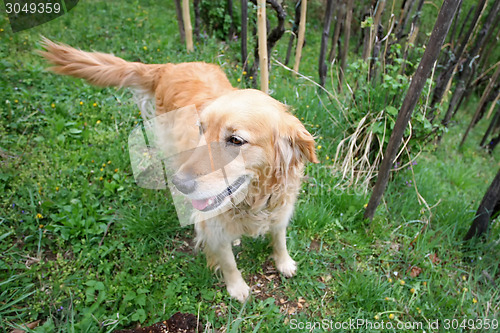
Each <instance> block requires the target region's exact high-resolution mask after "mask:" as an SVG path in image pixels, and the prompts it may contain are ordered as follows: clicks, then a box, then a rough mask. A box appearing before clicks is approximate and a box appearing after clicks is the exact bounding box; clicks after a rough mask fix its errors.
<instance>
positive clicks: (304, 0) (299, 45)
mask: <svg viewBox="0 0 500 333" xmlns="http://www.w3.org/2000/svg"><path fill="white" fill-rule="evenodd" d="M306 13H307V0H302V5H301V6H300V25H299V38H298V40H297V49H296V51H295V65H293V70H294V71H295V72H298V71H299V65H300V57H301V56H302V46H303V45H304V35H305V34H306Z"/></svg>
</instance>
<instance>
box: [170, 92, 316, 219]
mask: <svg viewBox="0 0 500 333" xmlns="http://www.w3.org/2000/svg"><path fill="white" fill-rule="evenodd" d="M199 133H200V134H199V135H200V144H199V145H198V147H197V148H195V149H193V150H191V151H190V153H189V156H188V157H183V162H182V164H181V165H180V166H179V167H178V169H177V171H176V173H175V175H174V176H173V177H172V182H173V183H174V185H175V186H176V187H177V189H178V190H179V191H181V192H182V193H183V194H184V195H185V196H187V197H188V198H189V199H190V200H191V201H192V204H193V207H194V208H195V209H197V210H199V211H203V212H209V211H223V210H227V207H229V206H230V205H231V204H233V205H234V204H237V203H239V202H241V201H242V200H243V199H245V196H247V195H250V193H252V195H262V194H265V193H264V192H266V191H268V192H269V191H273V188H275V185H276V184H278V183H279V184H281V185H283V184H284V183H286V182H287V178H288V177H289V176H290V174H294V175H295V174H296V172H294V171H295V170H297V169H300V170H301V169H302V166H303V164H304V161H305V160H309V161H311V162H313V163H318V160H317V157H316V153H315V143H314V139H313V137H312V136H311V134H310V133H309V132H308V131H307V130H306V129H305V127H304V125H302V123H301V122H300V121H299V120H298V119H297V118H296V117H294V116H293V115H291V114H290V113H288V112H287V108H286V106H285V105H283V104H281V103H279V102H278V101H276V100H275V99H273V98H271V97H269V96H268V95H266V94H264V93H262V92H260V91H258V90H252V89H247V90H237V91H234V92H230V93H228V94H226V95H224V96H222V97H219V98H218V99H216V100H215V101H214V102H212V103H210V104H209V105H208V106H206V107H205V108H204V109H203V110H202V112H201V114H200V122H199ZM291 171H293V172H291ZM296 178H297V177H296ZM295 183H297V182H295ZM249 187H253V190H252V191H251V192H249V191H248V188H249ZM255 187H256V188H257V189H256V188H255ZM256 190H257V191H256ZM285 190H286V189H285ZM269 194H270V193H269Z"/></svg>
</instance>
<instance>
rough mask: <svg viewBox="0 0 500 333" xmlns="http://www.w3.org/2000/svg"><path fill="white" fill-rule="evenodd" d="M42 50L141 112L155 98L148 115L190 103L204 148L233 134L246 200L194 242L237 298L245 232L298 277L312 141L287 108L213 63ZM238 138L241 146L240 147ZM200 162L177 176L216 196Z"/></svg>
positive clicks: (202, 226)
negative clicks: (292, 240)
mask: <svg viewBox="0 0 500 333" xmlns="http://www.w3.org/2000/svg"><path fill="white" fill-rule="evenodd" d="M43 45H44V47H45V49H46V51H41V52H40V53H41V54H42V55H43V56H44V57H45V58H46V59H48V61H49V62H50V63H52V64H53V65H54V66H53V67H51V70H52V71H54V72H56V73H58V74H63V75H71V76H74V77H78V78H83V79H86V80H87V81H89V82H90V83H92V84H95V85H99V86H116V87H129V88H131V89H132V90H133V91H135V93H136V95H137V102H138V104H139V107H140V108H141V110H144V112H151V110H149V111H148V107H147V106H146V105H147V103H148V101H149V100H150V99H152V100H154V103H151V105H152V106H153V108H152V109H153V111H152V112H154V113H155V114H153V115H151V116H160V115H162V114H165V113H167V112H169V111H173V110H177V109H179V108H183V107H187V106H189V105H195V106H196V109H197V110H198V114H199V118H200V127H201V130H202V131H203V132H202V133H203V134H204V138H205V141H206V142H205V143H206V144H210V143H213V142H222V143H224V142H226V141H227V140H234V137H236V139H237V140H236V143H238V149H240V151H241V153H242V155H243V157H244V161H245V173H244V175H241V174H231V170H229V176H228V177H229V178H230V179H231V181H233V179H237V177H244V179H245V185H244V186H245V189H246V192H245V197H244V199H243V201H241V202H239V203H238V204H237V205H235V206H234V207H231V208H230V209H228V210H226V211H224V212H223V213H221V214H219V215H217V216H215V217H213V218H209V219H206V220H204V221H202V222H199V223H196V224H195V230H196V242H197V245H199V246H202V247H203V250H204V252H205V254H206V256H207V262H208V265H209V266H211V267H214V268H220V269H221V271H222V273H223V276H224V280H225V282H226V286H227V289H228V292H229V294H230V295H231V296H232V297H234V298H236V299H238V300H240V301H244V300H245V299H246V298H247V296H248V295H249V291H250V288H249V287H248V285H247V284H246V283H245V281H244V280H243V278H242V276H241V273H240V271H239V270H238V269H237V266H236V262H235V259H234V256H233V253H232V248H231V244H232V242H233V241H234V240H235V239H238V238H239V237H241V236H242V235H249V236H259V235H264V234H266V233H270V234H271V236H272V246H273V255H272V256H273V258H274V260H275V262H276V265H277V268H278V270H279V271H280V272H281V273H282V274H284V275H285V276H287V277H291V276H293V275H294V274H295V272H296V264H295V262H294V261H293V259H292V258H291V257H290V255H289V254H288V251H287V248H286V227H287V225H288V223H289V220H290V218H291V216H292V214H293V209H294V205H295V202H296V199H297V195H298V192H299V189H300V182H301V177H302V174H303V168H304V162H305V160H309V161H311V162H314V163H317V162H318V160H317V158H316V154H315V144H314V139H313V137H312V136H311V134H310V133H309V132H308V131H307V130H306V129H305V128H304V126H303V125H302V123H301V122H300V121H299V120H298V119H297V118H296V117H294V116H293V115H291V114H290V113H289V112H288V111H287V108H286V106H285V105H283V104H281V103H280V102H278V101H276V100H275V99H273V98H271V97H270V96H268V95H266V94H264V93H262V92H260V91H257V90H253V89H244V90H239V89H236V88H234V87H232V86H231V84H230V82H229V81H228V79H227V77H226V75H225V74H224V73H223V72H222V71H221V69H220V68H219V67H218V66H215V65H212V64H207V63H203V62H194V63H181V64H164V65H146V64H142V63H138V62H127V61H125V60H123V59H120V58H117V57H115V56H113V55H110V54H104V53H98V52H84V51H80V50H77V49H74V48H72V47H69V46H66V45H62V44H57V43H53V42H51V41H50V40H48V39H46V38H44V39H43ZM176 119H177V118H176ZM186 131H187V135H188V137H193V138H196V137H198V136H199V133H198V132H197V131H196V129H194V130H193V129H191V128H187V129H186ZM228 138H229V139H228ZM239 139H241V140H243V141H244V142H243V143H242V144H241V146H240V145H239V143H240V142H239V141H238V140H239ZM177 144H178V145H182V144H181V143H177ZM180 148H181V149H182V147H180ZM202 164H203V163H200V162H199V161H198V160H197V157H196V155H195V154H193V155H192V156H191V157H190V158H189V159H186V160H183V161H182V166H181V167H180V169H179V171H178V174H179V175H182V177H184V178H186V177H188V176H189V175H197V176H200V177H199V178H196V179H195V181H196V186H197V187H196V188H197V190H196V191H195V192H193V193H192V194H190V195H193V196H194V197H195V199H197V198H199V197H204V198H207V197H208V194H207V193H211V194H210V195H213V193H212V192H214V191H221V189H225V188H226V186H227V185H225V183H224V181H223V180H222V178H221V175H220V174H218V173H216V172H214V173H211V174H208V175H205V174H203V172H202V171H201V170H198V169H199V168H200V165H202ZM201 175H202V176H201ZM224 176H226V175H224ZM231 177H233V178H231ZM184 178H182V179H184ZM214 189H215V190H214Z"/></svg>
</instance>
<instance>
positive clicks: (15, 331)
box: [10, 320, 40, 333]
mask: <svg viewBox="0 0 500 333" xmlns="http://www.w3.org/2000/svg"><path fill="white" fill-rule="evenodd" d="M39 323H40V320H37V321H34V322H31V323H29V324H22V325H21V326H25V327H27V328H29V329H30V330H32V329H34V328H35V327H37V326H38V324H39ZM25 332H26V330H20V329H17V328H16V329H15V330H12V331H10V333H25Z"/></svg>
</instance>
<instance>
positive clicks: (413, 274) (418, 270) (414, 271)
mask: <svg viewBox="0 0 500 333" xmlns="http://www.w3.org/2000/svg"><path fill="white" fill-rule="evenodd" d="M420 273H422V268H420V267H418V266H413V267H412V268H410V276H411V277H412V278H415V277H417V276H419V275H420Z"/></svg>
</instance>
